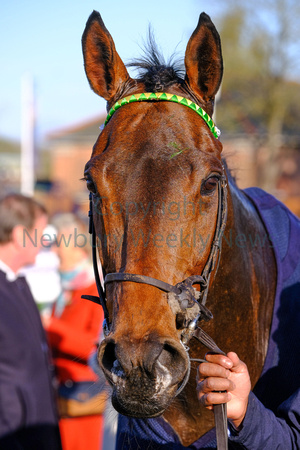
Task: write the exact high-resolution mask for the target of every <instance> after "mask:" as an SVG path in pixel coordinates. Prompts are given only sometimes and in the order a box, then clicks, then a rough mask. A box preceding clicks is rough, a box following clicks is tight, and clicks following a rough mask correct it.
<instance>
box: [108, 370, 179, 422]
mask: <svg viewBox="0 0 300 450" xmlns="http://www.w3.org/2000/svg"><path fill="white" fill-rule="evenodd" d="M176 390H177V387H176V386H169V387H168V388H167V389H166V388H163V387H161V388H160V389H157V385H155V384H154V383H152V382H150V383H149V380H148V382H147V381H146V382H144V383H143V382H142V383H132V382H129V381H127V382H126V381H125V380H124V379H121V380H119V382H117V383H115V384H114V385H113V392H112V405H113V407H114V408H115V409H116V410H117V411H118V412H119V413H120V414H122V415H124V416H129V417H135V418H144V419H145V418H151V417H157V416H161V415H162V414H163V413H164V411H165V410H166V409H167V408H168V406H169V405H170V403H171V402H172V401H173V399H174V397H175V394H176Z"/></svg>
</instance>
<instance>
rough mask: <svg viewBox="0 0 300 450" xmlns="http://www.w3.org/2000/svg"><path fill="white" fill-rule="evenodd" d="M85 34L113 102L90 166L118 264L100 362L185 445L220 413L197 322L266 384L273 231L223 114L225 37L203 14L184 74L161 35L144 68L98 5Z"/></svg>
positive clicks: (121, 394)
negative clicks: (210, 391)
mask: <svg viewBox="0 0 300 450" xmlns="http://www.w3.org/2000/svg"><path fill="white" fill-rule="evenodd" d="M82 45H83V55H84V65H85V71H86V75H87V78H88V81H89V83H90V86H91V88H92V89H93V91H94V92H95V93H96V94H98V95H99V96H101V97H102V98H104V99H105V100H106V101H107V105H108V111H109V115H108V118H107V121H106V125H105V127H104V129H103V130H102V132H101V133H100V135H99V137H98V139H97V141H96V143H95V145H94V148H93V152H92V155H91V158H90V160H89V161H88V162H87V164H86V167H85V172H84V178H85V180H86V182H87V187H88V189H89V191H90V193H91V199H92V200H91V203H92V205H91V207H92V210H93V224H92V226H93V227H94V229H95V232H96V235H97V244H96V245H97V250H98V254H99V258H100V261H101V266H102V267H103V270H104V271H105V273H106V274H107V275H106V281H105V296H106V300H105V304H104V308H105V309H106V318H107V322H106V326H105V337H104V339H103V341H102V343H101V345H100V347H99V353H98V359H99V364H100V366H101V367H102V369H103V371H104V374H105V376H106V377H107V380H108V381H109V383H110V384H111V385H112V387H113V392H112V402H113V405H114V407H115V409H116V410H117V411H118V412H119V413H121V414H122V415H125V416H130V417H133V418H137V419H138V418H145V419H147V418H155V417H157V416H161V417H162V418H163V420H165V421H166V422H167V423H168V424H169V425H170V426H171V428H172V430H173V431H174V433H175V434H176V436H177V437H178V439H179V441H180V442H181V444H182V445H183V446H185V447H187V446H190V445H191V444H192V443H193V442H195V441H196V440H197V439H199V438H200V437H201V436H203V435H204V434H205V433H206V432H208V431H209V430H210V429H211V428H213V416H212V414H211V412H209V411H207V410H206V409H204V408H203V407H201V406H200V405H199V402H198V400H197V396H196V390H195V389H196V381H195V379H196V370H197V363H193V362H192V363H191V368H190V358H191V360H192V359H193V358H199V356H201V355H202V356H203V355H204V354H205V352H206V351H207V349H205V347H204V346H203V344H202V343H201V342H199V340H196V339H185V340H184V339H183V337H184V336H186V335H185V332H186V330H187V329H188V327H189V326H190V324H191V323H192V322H193V323H195V321H196V322H198V321H200V319H201V318H204V319H206V321H205V320H204V321H202V322H201V323H203V329H204V330H205V332H206V333H208V334H209V335H210V336H212V337H213V339H214V340H215V341H216V342H217V343H218V345H219V347H220V348H221V349H223V350H225V351H229V350H232V349H233V350H234V351H236V352H237V353H238V355H239V356H240V358H241V359H242V360H243V361H245V363H246V364H247V365H248V367H249V371H250V376H251V380H252V383H253V385H254V384H255V383H256V382H257V380H258V379H259V377H260V374H261V372H262V368H263V365H264V361H265V358H266V354H267V349H268V342H269V335H270V327H271V322H272V314H273V306H274V298H275V291H276V278H277V272H276V261H275V254H274V248H273V246H272V245H271V242H270V241H269V240H268V239H267V236H268V232H267V230H266V227H265V225H264V223H263V221H262V219H261V216H260V214H259V212H258V211H257V208H256V207H255V204H254V203H253V201H251V198H250V197H249V195H247V194H246V193H245V192H243V191H241V190H240V189H238V187H237V186H236V184H235V182H234V180H233V178H232V177H231V175H230V173H229V171H228V169H227V168H226V165H225V163H224V161H223V160H222V144H221V142H220V140H219V138H218V130H217V128H216V127H215V125H214V123H213V121H212V119H211V117H212V114H213V109H214V99H215V96H216V94H217V92H218V89H219V87H220V83H221V80H222V74H223V62H222V52H221V43H220V37H219V34H218V32H217V30H216V28H215V26H214V25H213V23H212V21H211V19H210V18H209V16H208V15H206V14H205V13H202V14H201V15H200V18H199V22H198V25H197V27H196V29H195V31H194V32H193V34H192V35H191V37H190V39H189V41H188V44H187V47H186V52H185V59H184V64H185V76H183V75H182V73H181V72H180V71H179V70H178V69H176V67H174V66H167V65H166V64H165V63H164V62H162V61H160V59H159V56H158V55H157V53H155V48H153V45H152V53H151V54H150V56H149V58H148V60H145V61H142V62H140V63H139V66H140V68H141V69H142V71H141V73H140V75H139V77H138V78H136V79H133V78H131V77H130V76H129V73H128V71H127V69H126V67H125V65H124V63H123V61H122V60H121V58H120V56H119V54H118V53H117V51H116V49H115V44H114V41H113V39H112V37H111V35H110V34H109V32H108V30H107V29H106V27H105V25H104V23H103V20H102V18H101V16H100V14H99V13H98V12H96V11H94V12H93V13H92V14H91V16H90V17H89V19H88V22H87V24H86V28H85V31H84V34H83V37H82ZM226 186H227V188H226V193H225V194H224V189H225V187H226ZM227 191H228V192H227ZM222 195H223V196H224V195H226V205H224V204H223V205H222ZM225 208H226V213H227V221H226V228H225V231H224V230H223V229H222V230H221V231H222V233H221V234H222V235H223V239H222V243H223V248H222V252H220V248H219V247H220V239H217V241H218V242H217V244H216V242H215V241H216V229H217V228H219V231H220V228H222V227H223V226H224V221H225V218H224V217H223V218H222V217H221V219H220V214H221V215H222V214H223V215H224V209H225ZM223 231H224V232H223ZM218 237H220V236H217V238H218ZM257 242H260V243H261V245H259V244H257ZM216 247H217V248H216ZM215 248H216V251H215V252H214V264H211V265H210V271H209V276H207V264H208V262H209V261H210V258H211V255H212V252H213V251H214V249H215ZM216 255H217V256H216ZM210 262H211V261H210ZM184 280H187V281H188V282H189V283H185V284H184V283H183V281H184ZM205 283H206V284H205ZM173 288H174V289H173ZM182 292H184V293H185V294H186V296H185V298H181V297H180V295H178V293H182ZM207 293H208V295H207ZM206 296H207V298H205V300H206V303H205V302H204V301H203V299H204V297H206ZM197 298H198V299H199V298H200V299H201V301H199V302H198V301H197V300H195V299H197ZM174 299H175V300H174ZM207 308H209V310H210V311H211V312H212V314H213V320H208V319H209V318H210V317H211V316H210V312H209V310H208V309H207ZM187 345H188V348H187ZM187 378H189V379H188V380H187ZM134 448H135V447H134ZM137 448H138V447H137Z"/></svg>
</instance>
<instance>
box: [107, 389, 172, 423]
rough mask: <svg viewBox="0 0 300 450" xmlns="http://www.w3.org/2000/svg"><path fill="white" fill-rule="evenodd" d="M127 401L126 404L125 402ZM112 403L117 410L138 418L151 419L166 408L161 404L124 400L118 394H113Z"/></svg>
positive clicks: (159, 414)
mask: <svg viewBox="0 0 300 450" xmlns="http://www.w3.org/2000/svg"><path fill="white" fill-rule="evenodd" d="M124 403H125V404H124ZM112 405H113V407H114V408H115V410H116V411H117V412H118V413H120V414H122V415H123V416H128V417H134V418H136V419H151V418H153V417H158V416H161V415H162V414H163V413H164V412H165V410H166V408H165V407H164V408H161V407H160V406H159V405H153V404H151V405H150V404H141V403H139V402H130V403H129V402H128V401H125V402H123V399H119V398H118V397H117V396H116V395H114V394H113V395H112Z"/></svg>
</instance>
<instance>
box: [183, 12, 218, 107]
mask: <svg viewBox="0 0 300 450" xmlns="http://www.w3.org/2000/svg"><path fill="white" fill-rule="evenodd" d="M185 68H186V82H187V83H188V84H189V86H190V87H191V89H192V91H193V92H194V93H195V94H196V95H197V96H200V97H201V98H202V99H203V101H204V102H206V103H207V102H213V100H214V97H215V95H216V93H217V92H218V89H219V87H220V84H221V80H222V75H223V59H222V50H221V41H220V36H219V33H218V32H217V30H216V28H215V26H214V24H213V23H212V21H211V19H210V17H209V16H208V15H207V14H205V13H202V14H200V18H199V22H198V25H197V28H196V29H195V31H194V33H193V34H192V36H191V37H190V40H189V42H188V44H187V48H186V52H185Z"/></svg>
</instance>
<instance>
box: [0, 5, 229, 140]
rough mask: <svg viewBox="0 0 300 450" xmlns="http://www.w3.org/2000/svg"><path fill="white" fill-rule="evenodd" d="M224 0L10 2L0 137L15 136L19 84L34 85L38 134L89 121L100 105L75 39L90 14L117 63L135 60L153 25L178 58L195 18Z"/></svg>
mask: <svg viewBox="0 0 300 450" xmlns="http://www.w3.org/2000/svg"><path fill="white" fill-rule="evenodd" d="M225 3H226V2H225V0H224V1H223V0H219V1H218V2H217V1H211V2H207V1H202V0H150V1H148V2H144V1H139V2H138V1H136V0H133V1H131V0H127V1H123V0H122V1H121V0H106V1H102V0H94V1H92V0H77V1H74V0H73V1H71V0H60V1H58V0H52V1H51V2H45V1H44V0H26V1H24V0H10V1H9V2H8V1H2V2H1V6H0V29H1V33H2V39H1V41H0V58H1V70H0V136H1V137H9V138H13V139H19V138H20V129H21V78H22V75H23V74H25V73H29V74H31V76H32V77H33V78H34V82H35V92H36V104H37V131H38V136H39V139H42V138H43V137H44V136H45V134H47V133H49V132H51V131H55V130H58V129H61V128H64V127H68V126H69V125H74V124H77V123H80V122H81V121H85V120H88V119H89V118H93V117H95V116H96V115H97V114H99V113H101V112H103V111H104V110H105V102H104V100H102V99H100V98H99V97H97V95H96V94H94V93H93V92H92V91H91V89H90V88H89V85H88V82H87V79H86V76H85V73H84V69H83V59H82V52H81V35H82V33H83V30H84V27H85V23H86V21H87V19H88V17H89V15H90V13H91V12H92V11H93V9H95V10H97V11H99V12H100V14H101V15H102V18H103V20H104V23H105V25H106V27H107V28H108V30H109V32H110V33H111V35H112V36H113V39H114V41H115V44H116V48H117V51H118V53H119V54H120V56H121V58H122V59H123V61H124V62H125V63H126V61H128V60H130V59H131V58H134V57H136V56H138V55H139V54H140V49H139V44H142V41H143V38H144V37H145V36H146V34H147V30H148V25H149V23H151V24H152V27H153V30H154V33H155V36H156V40H157V42H158V44H159V46H160V47H161V48H162V49H163V53H164V55H165V56H166V57H168V56H170V55H171V54H172V53H173V51H174V49H175V47H176V46H177V45H178V48H177V50H178V51H179V53H180V54H184V50H185V47H186V44H187V41H188V39H189V37H190V35H191V33H192V32H193V30H194V29H195V27H196V25H197V22H198V17H199V14H200V13H201V12H202V11H205V12H206V13H208V14H209V15H210V16H211V18H212V19H213V21H215V22H216V21H217V18H218V16H219V14H220V13H221V10H222V5H223V6H224V4H225Z"/></svg>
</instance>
